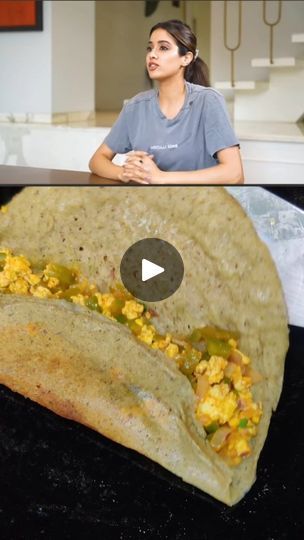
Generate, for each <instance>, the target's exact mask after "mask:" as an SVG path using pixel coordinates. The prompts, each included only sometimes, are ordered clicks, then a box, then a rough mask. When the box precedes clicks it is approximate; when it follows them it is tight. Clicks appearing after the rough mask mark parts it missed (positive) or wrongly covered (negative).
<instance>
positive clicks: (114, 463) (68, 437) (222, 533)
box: [0, 188, 304, 540]
mask: <svg viewBox="0 0 304 540" xmlns="http://www.w3.org/2000/svg"><path fill="white" fill-rule="evenodd" d="M293 189H296V193H295V197H293V196H292V195H291V196H289V197H287V196H286V197H284V198H286V199H288V200H289V201H290V202H293V203H295V204H297V203H298V202H300V201H298V200H297V197H300V198H301V196H302V194H303V189H302V188H293ZM283 190H284V188H278V189H277V191H276V194H278V195H281V196H282V191H283ZM286 193H287V192H286ZM290 193H291V192H290V190H289V195H290ZM283 196H284V194H283ZM299 206H302V205H301V202H300V203H299ZM302 414H304V329H303V328H297V327H290V349H289V352H288V355H287V359H286V370H285V377H284V387H283V392H282V395H281V399H280V402H279V406H278V409H277V411H276V412H275V413H274V415H273V417H272V420H271V424H270V429H269V433H268V437H267V440H266V444H265V446H264V448H263V451H262V453H261V457H260V460H259V464H258V471H257V481H256V483H255V484H254V486H253V487H252V489H251V490H250V491H249V493H248V494H247V495H246V496H245V498H244V499H243V500H242V501H240V503H238V504H237V505H235V506H234V507H232V508H229V507H227V506H225V505H224V504H222V503H220V502H217V501H215V500H214V499H213V498H211V497H209V496H208V495H205V494H204V493H202V492H201V491H199V490H198V489H196V488H194V487H192V486H189V485H188V484H185V483H184V482H183V481H182V480H180V479H179V478H177V477H175V476H174V475H173V474H171V473H169V472H168V471H166V470H165V469H163V468H162V467H160V466H158V465H157V464H155V463H153V462H151V461H150V460H148V459H146V458H145V457H143V456H141V455H139V454H137V453H135V452H133V451H131V450H128V449H126V448H124V447H122V446H120V445H117V444H115V443H113V442H112V441H109V440H107V439H106V438H104V437H102V436H101V435H99V434H97V433H95V432H93V431H91V430H89V429H87V428H85V427H84V426H81V425H79V424H76V423H73V422H71V421H68V420H65V419H63V418H60V417H58V416H56V415H55V414H53V413H51V412H50V411H48V410H46V409H43V408H42V407H40V406H39V405H37V404H35V403H33V402H31V401H30V400H26V399H24V398H23V397H22V396H19V395H17V394H14V393H13V392H11V391H10V390H8V389H7V388H5V387H4V386H0V486H1V489H0V537H1V538H2V539H6V538H7V539H15V538H16V539H17V538H18V539H21V538H25V539H34V538H59V539H61V538H64V539H68V538H73V539H74V538H75V539H77V538H99V539H106V540H107V539H109V540H112V539H113V540H116V539H117V540H137V539H139V538H140V539H141V538H143V539H149V540H150V539H151V540H154V539H161V540H166V539H170V540H171V539H172V540H175V539H176V540H179V539H185V540H186V539H187V540H188V539H189V540H222V539H225V540H226V539H227V540H230V539H243V538H244V540H245V539H246V540H257V539H263V540H281V539H288V540H293V539H295V540H297V539H302V538H303V537H304V511H303V510H304V507H303V502H304V465H303V457H304V422H303V418H302Z"/></svg>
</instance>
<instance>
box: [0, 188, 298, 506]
mask: <svg viewBox="0 0 304 540" xmlns="http://www.w3.org/2000/svg"><path fill="white" fill-rule="evenodd" d="M147 237H158V238H162V239H163V240H166V241H168V242H170V243H172V244H173V245H174V246H175V247H176V249H177V250H178V251H179V252H180V254H181V256H182V258H183V262H184V267H185V274H184V279H183V282H182V284H181V286H180V288H179V289H178V291H177V292H176V293H175V294H174V295H173V296H171V297H170V298H168V299H166V300H164V301H162V302H159V303H154V304H151V307H152V308H153V309H155V310H156V311H157V313H158V317H157V323H156V324H157V329H158V331H159V332H163V333H165V332H167V331H175V332H177V333H182V334H183V333H188V332H189V331H190V330H191V329H193V328H197V327H201V326H205V325H210V326H214V327H221V328H226V329H229V330H232V331H238V332H239V333H240V335H241V338H240V348H241V349H242V350H243V351H245V352H246V354H248V356H250V357H251V359H252V365H253V367H254V368H255V369H257V370H258V371H259V372H260V373H261V374H262V375H263V381H262V382H260V383H259V384H258V385H256V387H253V394H254V397H255V399H256V400H259V401H261V402H262V404H263V416H262V419H261V422H260V424H259V426H258V434H257V436H256V437H255V438H254V439H253V440H252V446H253V452H252V455H251V456H250V457H249V458H247V459H246V460H244V461H243V462H242V463H241V464H240V465H239V466H237V467H230V466H228V465H227V464H226V463H225V462H224V460H223V459H222V458H221V457H220V456H218V455H217V454H216V453H215V452H214V451H213V450H212V449H211V447H210V444H209V442H208V441H207V440H206V433H205V430H204V428H203V427H202V426H201V425H200V424H199V422H198V421H197V419H196V418H195V415H194V394H193V390H192V388H191V385H190V383H189V381H188V380H187V378H186V377H185V376H184V375H183V374H182V373H180V371H179V370H178V369H177V367H176V366H175V365H174V363H172V362H171V361H170V360H169V359H167V358H166V357H165V356H164V355H163V354H162V353H160V352H159V351H153V350H151V349H149V348H148V347H146V346H145V345H144V344H141V343H139V342H138V341H137V340H136V339H135V338H134V337H133V336H132V335H131V334H130V332H129V331H128V330H127V329H126V328H124V327H122V326H121V325H119V324H117V323H116V322H113V321H109V320H107V319H106V318H105V317H104V316H102V315H100V314H95V313H91V312H88V310H87V309H85V308H82V307H81V306H75V305H71V304H68V303H67V302H65V301H61V300H60V301H59V300H49V299H45V300H44V299H37V298H31V297H22V296H13V295H1V299H0V302H1V310H0V344H1V347H0V351H1V352H0V382H1V383H3V384H5V385H7V386H8V387H10V388H11V389H12V390H14V391H17V392H20V393H21V394H23V395H25V396H28V397H30V398H31V399H33V400H35V401H37V402H38V403H40V404H41V405H44V406H46V407H48V408H50V409H52V410H53V411H55V412H56V413H58V414H61V415H62V416H65V417H67V418H71V419H74V420H76V421H79V422H81V423H83V424H85V425H88V426H90V427H91V428H93V429H95V430H97V431H99V432H100V433H102V434H103V435H105V436H107V437H109V438H111V439H113V440H114V441H116V442H118V443H120V444H123V445H125V446H127V447H130V448H133V449H134V450H137V451H138V452H140V453H142V454H144V455H146V456H148V457H149V458H150V459H153V460H154V461H156V462H158V463H160V464H161V465H163V466H164V467H166V468H167V469H169V470H170V471H172V472H173V473H175V474H176V475H178V476H180V477H182V478H183V479H184V480H185V481H186V482H189V483H190V484H193V485H195V486H197V487H198V488H200V489H202V490H204V491H206V492H207V493H209V494H210V495H212V496H213V497H215V498H217V499H219V500H221V501H223V502H225V503H226V504H228V505H232V504H234V503H236V502H237V501H238V500H240V498H242V497H243V496H244V494H245V493H246V492H247V491H248V489H249V488H250V487H251V485H252V483H253V482H254V480H255V475H256V464H257V460H258V457H259V454H260V451H261V449H262V447H263V444H264V441H265V438H266V435H267V430H268V426H269V422H270V418H271V413H272V410H274V409H275V408H276V406H277V403H278V400H279V396H280V393H281V388H282V381H283V371H284V359H285V354H286V350H287V347H288V327H287V317H286V307H285V302H284V298H283V293H282V289H281V284H280V281H279V278H278V275H277V271H276V268H275V265H274V263H273V261H272V259H271V257H270V254H269V252H268V249H267V248H266V246H265V245H264V244H263V243H262V242H261V241H260V240H259V238H258V236H257V234H256V232H255V230H254V228H253V226H252V224H251V222H250V220H249V219H248V217H247V216H246V215H245V213H244V211H243V210H242V208H241V207H240V206H239V204H238V203H237V202H236V201H235V200H234V199H233V198H232V197H231V196H230V195H229V194H228V193H227V192H226V190H225V189H223V188H217V187H212V188H208V187H203V188H202V187H200V188H192V187H181V188H155V187H145V188H144V189H143V188H141V187H138V188H135V187H124V188H115V187H112V188H26V189H24V190H23V191H22V192H21V193H20V194H18V195H17V196H16V197H15V198H14V199H13V201H12V202H11V203H10V205H9V211H8V212H7V213H6V214H4V215H2V216H1V220H0V244H1V245H2V246H6V247H9V248H10V249H12V250H14V252H16V253H17V252H18V253H23V254H24V255H26V256H27V257H28V258H29V259H30V260H31V261H34V262H35V263H36V264H41V263H42V262H43V263H45V262H49V261H56V262H57V263H60V264H63V265H67V266H71V265H74V264H77V265H78V266H79V269H80V271H81V272H82V273H83V274H84V275H85V276H87V277H88V279H90V280H93V281H94V282H95V283H96V284H97V285H98V287H99V288H100V289H101V290H108V289H109V286H110V285H111V283H113V282H114V281H116V280H117V279H119V266H120V261H121V258H122V256H123V254H124V252H125V251H126V250H127V249H128V247H129V246H130V245H131V244H133V243H134V242H136V241H138V240H141V239H143V238H147Z"/></svg>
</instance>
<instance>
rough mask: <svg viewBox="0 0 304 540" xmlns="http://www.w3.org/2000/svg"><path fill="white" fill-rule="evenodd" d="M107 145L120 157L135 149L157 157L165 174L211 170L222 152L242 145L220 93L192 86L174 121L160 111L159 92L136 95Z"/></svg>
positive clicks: (157, 162)
mask: <svg viewBox="0 0 304 540" xmlns="http://www.w3.org/2000/svg"><path fill="white" fill-rule="evenodd" d="M185 82H186V81H185ZM104 143H106V144H107V145H108V146H109V148H111V150H112V151H113V152H115V153H116V154H124V153H126V152H130V151H131V150H144V151H146V152H148V153H149V154H153V155H154V161H155V163H156V164H157V166H158V167H159V168H160V169H161V170H163V171H192V170H199V169H204V168H207V167H212V166H214V165H216V164H217V163H218V160H217V152H218V151H219V150H222V149H224V148H229V147H231V146H236V145H239V142H238V140H237V138H236V136H235V133H234V131H233V129H232V126H231V123H230V119H229V116H228V112H227V109H226V104H225V99H224V97H223V96H222V94H220V92H218V91H217V90H215V89H214V88H209V87H204V86H200V85H197V84H192V83H189V82H186V97H185V102H184V105H183V107H182V108H181V110H180V111H179V113H178V114H177V115H176V116H175V117H174V118H172V119H168V118H167V117H166V116H165V115H164V114H163V113H162V111H161V109H160V106H159V101H158V92H157V91H156V90H148V91H147V92H141V93H140V94H137V95H136V96H134V97H133V98H132V99H130V100H129V101H128V102H127V103H126V104H125V105H124V107H123V109H122V111H121V113H120V115H119V117H118V119H117V120H116V122H115V124H114V125H113V127H112V129H111V131H110V133H109V134H108V135H107V137H106V138H105V140H104Z"/></svg>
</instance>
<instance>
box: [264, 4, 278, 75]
mask: <svg viewBox="0 0 304 540" xmlns="http://www.w3.org/2000/svg"><path fill="white" fill-rule="evenodd" d="M272 3H274V2H272ZM266 11H267V2H266V0H263V22H264V23H265V24H267V26H269V27H270V35H269V60H270V63H271V64H274V60H273V29H274V27H275V26H277V25H278V24H279V22H280V20H281V17H282V0H278V16H277V18H276V20H275V21H274V22H272V23H271V22H269V21H268V20H267V14H266Z"/></svg>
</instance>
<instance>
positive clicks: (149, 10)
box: [145, 0, 180, 17]
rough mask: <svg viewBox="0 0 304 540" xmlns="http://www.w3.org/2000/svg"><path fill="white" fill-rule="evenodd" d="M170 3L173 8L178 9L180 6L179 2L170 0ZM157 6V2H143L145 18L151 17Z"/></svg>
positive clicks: (154, 0) (178, 0)
mask: <svg viewBox="0 0 304 540" xmlns="http://www.w3.org/2000/svg"><path fill="white" fill-rule="evenodd" d="M171 3H172V6H173V7H177V8H178V7H179V6H180V0H172V2H171ZM158 4H159V0H146V1H145V17H149V16H150V15H153V13H154V12H155V11H156V9H157V6H158Z"/></svg>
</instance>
